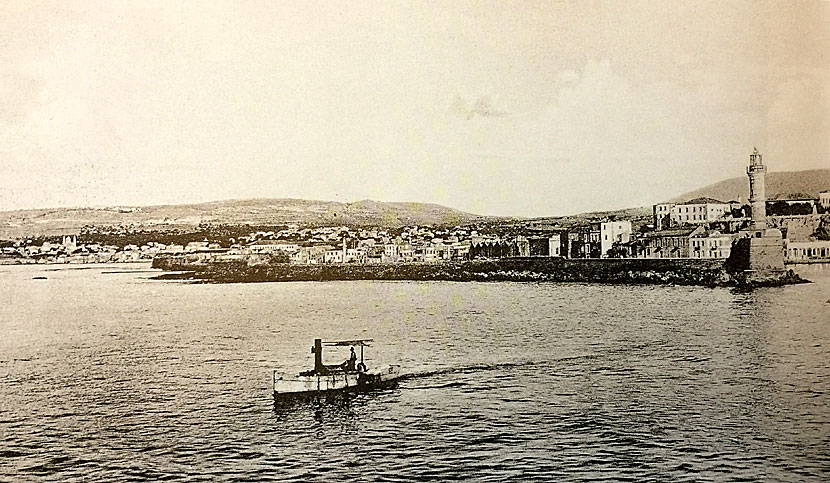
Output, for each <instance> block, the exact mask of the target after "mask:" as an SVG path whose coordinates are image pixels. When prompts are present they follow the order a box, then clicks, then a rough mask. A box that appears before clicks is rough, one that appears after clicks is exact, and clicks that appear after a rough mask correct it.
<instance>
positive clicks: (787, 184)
mask: <svg viewBox="0 0 830 483" xmlns="http://www.w3.org/2000/svg"><path fill="white" fill-rule="evenodd" d="M766 188H767V198H768V199H772V198H773V197H775V196H778V195H786V194H789V193H804V194H807V195H809V196H811V197H813V198H818V194H819V192H821V191H825V190H830V169H813V170H809V171H782V172H778V173H767V176H766ZM701 197H707V198H714V199H716V200H720V201H731V200H736V201H737V200H738V199H740V200H741V201H743V202H744V203H746V202H747V199H748V198H749V181H748V180H747V177H746V176H739V177H737V178H732V179H727V180H724V181H720V182H718V183H715V184H711V185H709V186H706V187H704V188H700V189H697V190H694V191H690V192H688V193H685V194H683V195H681V196H678V197H677V198H675V199H673V200H671V201H673V202H683V201H689V200H692V199H695V198H701Z"/></svg>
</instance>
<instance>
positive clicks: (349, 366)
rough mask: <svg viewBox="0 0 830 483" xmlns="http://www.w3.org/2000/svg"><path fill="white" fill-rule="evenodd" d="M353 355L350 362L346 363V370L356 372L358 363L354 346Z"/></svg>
mask: <svg viewBox="0 0 830 483" xmlns="http://www.w3.org/2000/svg"><path fill="white" fill-rule="evenodd" d="M351 350H352V353H351V354H350V355H349V360H348V361H346V370H347V371H354V370H355V364H356V363H357V354H355V353H354V346H352V349H351Z"/></svg>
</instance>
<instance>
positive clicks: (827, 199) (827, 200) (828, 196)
mask: <svg viewBox="0 0 830 483" xmlns="http://www.w3.org/2000/svg"><path fill="white" fill-rule="evenodd" d="M818 204H819V206H821V207H822V208H824V209H825V210H827V209H830V190H825V191H822V192H821V193H819V194H818Z"/></svg>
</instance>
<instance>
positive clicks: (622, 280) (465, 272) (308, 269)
mask: <svg viewBox="0 0 830 483" xmlns="http://www.w3.org/2000/svg"><path fill="white" fill-rule="evenodd" d="M153 267H155V268H161V269H165V270H173V271H180V272H185V273H179V274H175V275H174V274H171V275H169V276H163V278H180V279H181V278H191V279H198V280H205V281H211V282H288V281H333V280H416V281H417V280H434V281H438V280H444V281H458V282H464V281H482V282H483V281H513V282H586V283H617V284H673V285H702V286H709V287H715V286H740V285H744V284H746V280H743V279H742V275H741V273H739V272H733V271H730V270H729V269H728V268H727V267H726V266H725V264H724V262H723V261H722V260H701V259H640V258H634V259H563V258H541V257H533V258H503V259H495V260H471V261H465V262H445V263H400V264H377V265H363V264H329V265H294V264H287V263H265V264H263V263H257V264H249V263H247V262H246V261H244V260H225V261H214V262H210V261H204V260H202V261H199V262H197V263H194V262H193V261H188V260H187V258H186V257H183V256H162V257H157V258H156V259H155V260H154V261H153ZM798 280H800V279H798V277H797V276H795V275H794V274H793V273H792V271H786V272H783V274H782V275H781V276H778V277H776V278H775V279H769V280H756V281H752V282H751V284H752V285H780V284H784V283H793V282H795V281H798Z"/></svg>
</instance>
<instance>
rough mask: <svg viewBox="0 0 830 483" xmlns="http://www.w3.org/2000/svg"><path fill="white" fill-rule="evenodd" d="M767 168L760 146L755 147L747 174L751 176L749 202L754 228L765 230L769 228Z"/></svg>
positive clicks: (750, 157) (750, 156)
mask: <svg viewBox="0 0 830 483" xmlns="http://www.w3.org/2000/svg"><path fill="white" fill-rule="evenodd" d="M766 172H767V168H766V167H765V166H764V163H763V160H762V157H761V153H759V152H758V148H753V150H752V154H750V155H749V166H748V167H747V168H746V174H747V176H749V204H750V206H751V207H752V228H753V229H755V230H764V229H766V228H767V194H766V188H765V180H764V176H765V173H766Z"/></svg>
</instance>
